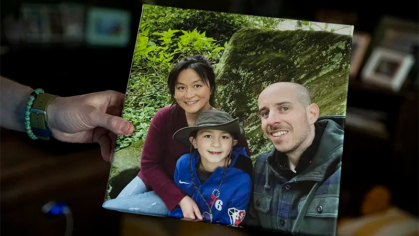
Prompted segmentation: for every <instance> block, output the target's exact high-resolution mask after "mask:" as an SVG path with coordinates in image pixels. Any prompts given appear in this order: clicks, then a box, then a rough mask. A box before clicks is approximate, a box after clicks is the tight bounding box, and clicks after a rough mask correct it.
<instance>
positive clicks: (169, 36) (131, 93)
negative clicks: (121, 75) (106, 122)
mask: <svg viewBox="0 0 419 236" xmlns="http://www.w3.org/2000/svg"><path fill="white" fill-rule="evenodd" d="M146 25H147V24H142V25H141V27H140V31H139V33H138V36H137V43H136V46H135V51H134V57H133V66H132V69H131V74H130V78H129V83H128V88H127V97H126V100H125V107H124V111H123V114H122V117H124V118H126V119H128V120H130V121H131V122H133V124H134V126H135V131H134V132H133V133H132V134H131V135H127V136H119V137H118V142H117V146H116V150H115V151H119V150H120V149H122V148H125V147H128V146H129V145H131V144H132V143H135V142H138V141H139V140H144V139H145V137H146V134H147V131H148V127H149V125H150V120H151V119H152V118H153V116H154V114H155V113H156V112H157V110H158V109H160V108H162V107H164V106H167V105H169V104H170V102H171V101H170V95H169V93H168V89H167V86H166V79H167V76H168V74H169V72H170V70H171V69H172V68H173V66H174V65H175V64H176V63H178V62H179V60H180V59H182V58H183V57H187V56H192V55H195V54H201V55H203V56H205V57H206V58H207V59H208V60H209V61H210V62H211V63H212V64H216V63H218V62H219V60H220V57H221V55H222V52H223V50H224V47H223V46H221V45H227V44H226V43H227V42H224V43H223V44H218V43H217V42H216V40H215V39H213V38H211V37H207V36H206V32H202V33H201V32H199V31H198V30H196V29H194V30H192V31H185V30H172V29H168V30H166V31H161V32H157V31H151V30H150V29H149V28H145V26H146Z"/></svg>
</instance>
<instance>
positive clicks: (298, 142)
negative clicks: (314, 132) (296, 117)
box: [276, 124, 310, 154]
mask: <svg viewBox="0 0 419 236" xmlns="http://www.w3.org/2000/svg"><path fill="white" fill-rule="evenodd" d="M309 135H310V126H309V125H308V124H307V126H306V129H305V130H304V132H303V133H302V134H301V135H299V136H298V137H296V139H295V142H294V143H293V144H291V146H288V147H287V146H286V147H283V148H282V149H281V148H278V147H277V148H276V149H277V150H278V151H280V152H282V153H285V154H288V153H292V152H294V151H295V150H297V149H298V148H299V147H300V146H301V144H302V143H303V142H304V141H305V140H306V139H307V137H308V136H309Z"/></svg>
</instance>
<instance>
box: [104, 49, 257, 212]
mask: <svg viewBox="0 0 419 236" xmlns="http://www.w3.org/2000/svg"><path fill="white" fill-rule="evenodd" d="M167 85H168V88H169V91H170V95H171V97H172V101H173V103H172V105H169V106H166V107H163V108H161V109H159V110H158V111H157V112H156V114H155V116H154V117H153V119H152V120H151V124H150V127H149V130H148V133H147V136H146V139H145V142H144V146H143V150H142V154H141V170H140V171H139V173H138V175H137V176H136V177H135V178H134V179H133V180H132V181H131V182H130V183H129V184H128V185H127V186H126V187H125V188H124V189H123V190H122V191H121V193H120V194H119V195H118V196H117V197H116V198H115V199H111V200H109V201H106V202H104V204H103V207H104V208H107V209H112V210H117V211H122V212H129V213H137V214H144V215H154V216H167V215H168V212H169V211H172V210H174V209H175V208H176V207H177V206H179V207H180V208H181V210H182V213H183V216H184V218H188V219H199V220H202V219H203V218H202V214H201V212H200V211H199V208H198V206H197V204H196V203H195V201H194V200H192V198H191V197H189V196H188V195H187V194H186V193H184V192H183V191H182V190H181V189H180V188H179V187H178V186H177V185H176V183H175V182H174V179H173V176H174V172H175V168H176V162H177V160H178V159H179V158H180V157H181V156H182V155H184V154H186V153H189V146H186V145H183V144H180V143H179V142H177V141H175V140H174V139H173V138H172V137H173V134H174V133H175V132H176V131H177V130H179V129H181V128H184V127H188V126H192V125H193V124H194V123H195V121H196V119H197V117H198V115H199V114H200V113H201V112H202V111H206V110H211V109H214V107H215V104H214V95H215V94H214V93H215V74H214V71H213V68H212V67H211V65H210V64H209V62H208V61H207V60H206V59H205V58H204V57H202V56H199V55H198V56H193V57H188V58H184V59H182V60H181V61H180V62H179V63H178V64H177V65H176V66H175V67H174V68H173V69H172V71H171V72H170V74H169V76H168V80H167ZM239 145H240V146H242V147H245V149H246V152H247V154H248V155H250V153H249V148H248V145H247V142H246V141H245V140H243V141H241V142H239Z"/></svg>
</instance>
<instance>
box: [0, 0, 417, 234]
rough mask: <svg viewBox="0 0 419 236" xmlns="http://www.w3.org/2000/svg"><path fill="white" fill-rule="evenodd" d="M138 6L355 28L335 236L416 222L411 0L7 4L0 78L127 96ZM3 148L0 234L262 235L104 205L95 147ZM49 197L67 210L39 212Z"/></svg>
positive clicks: (5, 142) (66, 91)
mask: <svg viewBox="0 0 419 236" xmlns="http://www.w3.org/2000/svg"><path fill="white" fill-rule="evenodd" d="M143 3H146V4H156V5H163V6H173V7H183V8H190V9H201V10H211V11H221V12H230V13H242V14H250V15H258V16H271V17H278V18H288V19H298V20H308V21H319V22H328V23H338V24H350V25H354V27H355V31H354V39H353V49H352V50H353V51H352V66H351V78H350V82H349V90H348V104H347V106H348V107H347V109H348V110H347V121H346V128H345V146H344V156H343V173H342V185H341V200H340V209H339V217H340V218H339V227H338V230H339V231H338V232H339V233H338V235H342V236H344V235H374V233H377V232H379V231H380V230H382V229H388V230H387V232H392V233H390V234H389V235H404V234H402V231H403V230H401V228H403V224H398V223H400V222H402V223H404V224H405V225H408V223H406V222H407V221H403V220H400V219H402V218H403V219H408V220H413V222H414V223H415V222H416V223H417V222H418V221H417V217H418V131H419V130H418V107H419V104H418V58H419V54H418V44H419V42H418V38H419V34H418V30H419V27H418V2H417V1H413V2H410V1H407V0H399V1H388V2H387V3H384V2H383V1H382V2H379V3H378V2H377V3H369V2H368V3H367V2H366V1H281V0H212V1H181V0H170V1H169V0H142V1H141V0H137V1H128V0H124V1H110V0H95V1H92V0H88V1H66V2H61V1H56V0H43V1H42V0H39V1H28V0H14V1H7V2H5V1H2V2H1V45H0V55H1V75H2V76H4V77H7V78H11V79H13V80H16V81H18V82H20V83H23V84H27V85H29V86H32V87H33V88H38V87H39V88H43V89H44V90H45V91H46V92H48V93H52V94H57V95H61V96H72V95H78V94H84V93H90V92H96V91H102V90H107V89H112V90H117V91H120V92H122V93H125V90H126V86H127V82H128V76H129V71H130V67H131V60H132V56H133V52H134V46H135V41H136V34H137V30H138V26H139V21H140V18H141V9H142V4H143ZM1 102H2V103H4V102H7V101H1ZM0 145H1V172H0V177H1V179H0V184H1V233H2V234H3V235H64V234H65V233H66V232H70V231H71V232H70V233H72V235H92V234H93V235H127V236H128V235H213V234H220V235H224V234H229V235H256V234H259V233H261V232H259V231H254V232H253V231H244V230H241V229H232V228H229V227H223V226H216V225H208V224H203V223H192V222H188V221H179V220H175V219H158V218H154V217H147V216H136V215H128V214H122V213H119V212H113V211H108V210H105V209H102V207H101V205H102V201H103V198H104V194H105V191H106V184H107V180H108V176H109V170H110V165H109V163H105V162H104V161H103V160H102V158H101V156H100V151H99V148H98V145H95V144H66V143H59V142H57V141H54V140H51V141H49V142H43V141H39V142H38V141H32V140H30V139H29V138H27V136H26V134H24V133H18V132H13V131H9V130H5V129H2V130H1V142H0ZM51 201H55V202H63V203H65V204H66V205H67V206H68V207H69V208H70V210H71V214H62V215H56V216H52V215H48V214H44V213H43V211H42V207H43V206H45V207H47V206H48V203H50V202H51ZM45 204H47V205H45ZM44 209H45V208H44ZM389 212H391V214H392V215H391V217H393V218H386V217H388V214H389ZM399 216H400V217H401V216H402V218H400V219H399V218H397V217H399ZM371 217H375V218H371ZM371 219H380V220H377V221H375V223H374V224H371ZM69 222H70V223H71V222H72V224H70V225H69V224H68V223H69ZM377 222H378V223H377ZM410 222H412V221H410ZM369 224H370V225H369ZM377 225H378V226H377ZM386 227H387V228H386ZM66 229H67V231H66ZM389 230H390V231H389ZM392 230H393V231H392ZM67 235H69V234H67ZM276 235H278V234H276ZM415 235H417V234H415Z"/></svg>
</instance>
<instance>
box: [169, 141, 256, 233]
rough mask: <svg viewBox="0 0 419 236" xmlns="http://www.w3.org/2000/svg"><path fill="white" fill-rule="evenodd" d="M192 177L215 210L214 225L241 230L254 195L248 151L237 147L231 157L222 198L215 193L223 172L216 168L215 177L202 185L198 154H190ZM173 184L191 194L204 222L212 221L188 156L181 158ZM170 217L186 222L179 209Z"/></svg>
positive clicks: (221, 194) (223, 185) (213, 215)
mask: <svg viewBox="0 0 419 236" xmlns="http://www.w3.org/2000/svg"><path fill="white" fill-rule="evenodd" d="M191 156H192V174H193V176H194V180H195V184H196V186H197V188H198V189H199V190H200V192H201V194H202V195H203V196H204V198H205V200H206V201H207V203H208V204H209V205H210V206H211V205H212V203H213V202H212V201H214V200H215V201H214V204H213V207H212V223H219V224H223V225H231V226H238V225H239V224H240V223H241V222H242V221H243V219H244V217H245V215H246V213H247V205H248V203H249V200H250V196H251V194H252V178H251V174H252V169H253V166H252V161H251V159H250V158H249V157H248V156H247V154H246V151H245V148H242V147H236V148H234V149H233V152H232V155H231V159H232V161H231V163H230V165H229V166H228V168H227V172H226V175H225V178H224V180H223V183H222V185H221V187H220V191H219V193H220V194H219V198H218V199H214V197H213V195H212V193H213V191H214V190H216V189H218V186H219V185H220V181H221V179H222V177H223V173H224V168H220V167H219V168H217V169H216V170H215V171H214V172H213V174H212V175H211V176H210V177H209V178H208V179H207V180H206V181H205V182H204V184H202V185H201V183H200V181H199V178H198V175H197V174H196V168H195V167H196V165H197V164H198V162H199V159H200V155H199V153H198V152H197V151H194V152H192V153H191ZM174 181H175V183H176V184H177V186H179V188H180V189H182V190H183V191H184V192H185V193H186V194H188V195H189V196H190V197H191V198H192V199H193V200H194V201H195V202H196V203H197V205H198V207H199V209H200V211H201V214H202V215H203V217H204V218H205V219H209V218H210V217H208V216H209V212H210V211H209V209H208V206H207V205H206V204H205V202H204V201H203V200H202V198H201V197H200V196H199V194H198V193H197V192H196V190H195V188H194V186H193V184H192V180H191V174H190V169H189V153H188V154H185V155H183V156H182V157H180V158H179V160H178V161H177V164H176V170H175V176H174ZM169 216H172V217H178V218H183V214H182V209H181V208H180V207H179V206H177V207H176V208H175V209H174V210H173V211H171V212H169Z"/></svg>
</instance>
